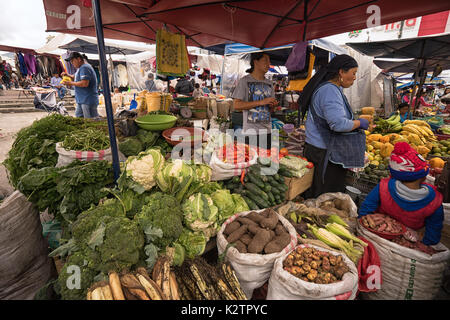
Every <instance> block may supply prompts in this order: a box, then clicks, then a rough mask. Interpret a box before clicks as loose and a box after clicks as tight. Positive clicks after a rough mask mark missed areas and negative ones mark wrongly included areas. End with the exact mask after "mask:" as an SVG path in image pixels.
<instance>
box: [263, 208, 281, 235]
mask: <svg viewBox="0 0 450 320" xmlns="http://www.w3.org/2000/svg"><path fill="white" fill-rule="evenodd" d="M277 223H278V215H277V213H276V212H275V211H273V210H270V212H269V215H268V217H267V218H264V219H262V220H261V222H260V223H259V224H260V225H261V227H263V228H267V229H270V230H273V229H275V226H276V225H277Z"/></svg>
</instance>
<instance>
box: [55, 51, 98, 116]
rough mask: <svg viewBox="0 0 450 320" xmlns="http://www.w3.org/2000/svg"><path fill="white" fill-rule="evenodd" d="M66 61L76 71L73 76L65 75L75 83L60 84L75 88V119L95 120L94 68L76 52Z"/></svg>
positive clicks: (96, 102) (96, 114) (95, 89)
mask: <svg viewBox="0 0 450 320" xmlns="http://www.w3.org/2000/svg"><path fill="white" fill-rule="evenodd" d="M66 61H70V63H71V64H72V65H73V66H74V67H75V68H76V69H78V70H77V72H76V73H75V75H70V74H66V73H65V72H63V73H62V75H63V76H64V75H68V76H69V77H71V78H72V79H75V81H63V82H61V83H62V84H65V85H67V86H74V87H75V101H76V103H77V108H76V110H75V117H84V118H96V117H98V116H99V115H98V112H97V106H98V92H97V76H96V74H95V71H94V68H92V66H91V65H90V64H89V63H87V62H86V61H85V59H84V57H83V56H82V55H81V54H80V53H78V52H72V53H71V54H70V55H69V57H68V58H67V59H66Z"/></svg>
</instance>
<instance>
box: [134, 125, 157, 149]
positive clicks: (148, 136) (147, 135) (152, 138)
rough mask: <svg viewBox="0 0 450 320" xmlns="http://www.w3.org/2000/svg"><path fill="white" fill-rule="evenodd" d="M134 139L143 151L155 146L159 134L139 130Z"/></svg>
mask: <svg viewBox="0 0 450 320" xmlns="http://www.w3.org/2000/svg"><path fill="white" fill-rule="evenodd" d="M136 137H137V138H138V139H139V141H140V142H141V143H142V147H143V149H144V150H147V149H148V148H150V147H152V146H153V145H154V144H155V142H156V140H157V139H158V137H159V134H157V133H153V132H151V131H147V130H144V129H139V130H138V131H137V135H136Z"/></svg>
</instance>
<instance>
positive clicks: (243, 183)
mask: <svg viewBox="0 0 450 320" xmlns="http://www.w3.org/2000/svg"><path fill="white" fill-rule="evenodd" d="M244 178H245V169H243V170H242V173H241V183H242V185H245V182H244Z"/></svg>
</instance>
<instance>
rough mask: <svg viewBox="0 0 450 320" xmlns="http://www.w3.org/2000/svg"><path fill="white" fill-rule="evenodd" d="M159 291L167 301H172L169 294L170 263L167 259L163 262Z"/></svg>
mask: <svg viewBox="0 0 450 320" xmlns="http://www.w3.org/2000/svg"><path fill="white" fill-rule="evenodd" d="M161 289H162V292H163V293H164V295H165V296H166V297H167V299H170V300H172V296H171V293H170V262H169V259H164V260H163V267H162V277H161Z"/></svg>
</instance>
